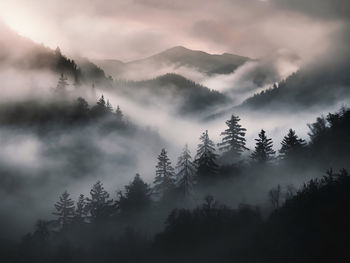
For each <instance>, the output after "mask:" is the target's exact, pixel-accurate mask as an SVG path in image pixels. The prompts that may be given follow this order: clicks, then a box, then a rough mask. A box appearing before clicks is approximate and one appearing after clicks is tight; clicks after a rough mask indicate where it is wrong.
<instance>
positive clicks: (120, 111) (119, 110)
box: [115, 105, 123, 121]
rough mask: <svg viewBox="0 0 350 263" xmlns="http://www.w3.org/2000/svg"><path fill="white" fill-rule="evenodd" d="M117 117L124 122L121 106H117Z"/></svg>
mask: <svg viewBox="0 0 350 263" xmlns="http://www.w3.org/2000/svg"><path fill="white" fill-rule="evenodd" d="M115 116H116V118H117V120H118V121H122V120H123V112H122V110H121V109H120V107H119V105H118V106H117V109H116V110H115Z"/></svg>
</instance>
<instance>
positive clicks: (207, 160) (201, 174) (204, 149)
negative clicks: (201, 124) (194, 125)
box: [195, 130, 218, 182]
mask: <svg viewBox="0 0 350 263" xmlns="http://www.w3.org/2000/svg"><path fill="white" fill-rule="evenodd" d="M200 141H201V143H200V144H199V145H198V149H197V155H196V159H195V163H196V165H197V175H198V181H202V182H203V181H206V180H207V179H209V178H214V177H215V175H216V174H217V172H218V165H217V163H216V159H217V154H216V153H215V145H214V143H213V141H212V140H210V139H209V135H208V131H207V130H206V131H205V132H203V134H202V135H201V137H200Z"/></svg>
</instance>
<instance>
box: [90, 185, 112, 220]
mask: <svg viewBox="0 0 350 263" xmlns="http://www.w3.org/2000/svg"><path fill="white" fill-rule="evenodd" d="M90 195H91V198H86V202H87V203H86V207H87V211H88V212H89V213H90V218H91V221H92V222H96V221H100V220H103V219H106V218H108V217H109V216H111V215H112V213H113V200H111V199H109V193H108V192H107V191H106V190H105V189H104V187H103V184H102V183H101V182H100V181H97V182H96V183H95V184H94V185H93V187H92V189H91V190H90Z"/></svg>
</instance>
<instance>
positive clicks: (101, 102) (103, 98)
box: [96, 95, 106, 108]
mask: <svg viewBox="0 0 350 263" xmlns="http://www.w3.org/2000/svg"><path fill="white" fill-rule="evenodd" d="M96 104H97V105H98V106H100V107H101V108H105V107H106V101H105V97H104V96H103V95H101V97H100V99H99V100H98V101H97V103H96Z"/></svg>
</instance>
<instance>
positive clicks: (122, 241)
mask: <svg viewBox="0 0 350 263" xmlns="http://www.w3.org/2000/svg"><path fill="white" fill-rule="evenodd" d="M66 84H67V83H66V80H65V78H64V76H63V75H62V76H61V78H60V79H59V82H58V84H57V87H56V89H55V91H54V92H55V93H56V95H57V96H56V97H57V98H58V99H56V100H54V101H51V102H46V103H45V102H44V103H43V102H40V103H39V102H37V101H28V102H25V103H23V102H21V103H8V104H3V105H1V109H0V123H1V126H2V127H10V128H13V129H26V130H31V131H33V132H35V133H38V134H41V135H42V136H57V134H59V133H66V132H70V131H72V130H75V129H81V128H82V127H90V128H91V127H93V128H97V129H98V133H99V134H101V135H102V136H104V135H106V134H111V133H112V134H124V135H125V136H130V135H132V134H135V133H136V132H137V129H139V128H138V127H137V126H135V125H134V124H132V123H131V122H130V121H128V119H127V117H125V115H124V113H123V112H122V110H121V109H120V107H119V106H118V107H117V108H116V109H115V110H113V107H112V105H111V104H110V103H109V101H108V99H106V98H105V97H104V96H103V95H102V96H101V97H100V98H99V99H98V101H97V102H96V103H95V105H93V106H90V105H89V104H88V102H87V101H86V100H84V99H83V98H78V99H77V100H75V101H71V100H69V99H66V98H65V97H64V94H65V93H66V91H65V87H66ZM240 121H241V120H240V118H239V117H238V116H235V115H234V114H232V115H231V117H230V118H229V119H228V120H227V121H226V126H227V127H226V129H225V130H224V131H222V133H221V138H222V140H221V142H219V143H217V144H216V143H214V142H213V141H212V140H211V139H210V137H209V132H208V130H205V127H204V128H203V130H204V132H203V133H202V134H201V135H200V137H199V142H200V143H199V144H198V148H197V151H196V153H195V155H193V156H192V155H191V152H190V150H189V148H188V146H187V145H185V146H184V148H183V151H182V153H181V154H180V156H179V157H178V160H177V162H176V163H175V165H173V162H172V161H171V160H170V158H169V155H168V152H167V150H166V149H165V148H163V149H161V151H160V153H159V155H158V157H157V158H156V159H155V160H154V164H150V165H154V166H155V174H154V180H153V183H152V184H149V183H146V182H145V181H144V180H143V179H142V171H140V172H141V175H140V174H136V175H135V177H134V178H133V180H132V181H130V183H129V184H127V185H125V187H124V189H122V190H119V191H117V192H116V194H115V195H114V194H111V193H109V192H108V191H107V190H106V189H105V185H104V184H103V182H101V181H97V182H95V183H94V184H93V185H92V186H91V190H90V193H89V195H87V196H85V195H83V194H80V193H73V194H74V196H78V199H77V200H73V198H72V197H71V194H72V193H69V192H68V191H63V193H62V194H61V195H60V196H58V197H57V202H56V203H55V204H52V214H51V215H48V217H47V218H50V219H40V220H38V221H37V223H36V224H35V226H34V229H33V231H32V232H31V233H28V234H26V235H25V236H23V238H22V240H21V241H20V242H18V241H9V240H7V239H2V240H0V254H1V256H2V258H3V259H6V262H77V261H78V262H82V261H85V262H107V261H108V262H109V261H121V262H162V261H167V262H212V261H218V262H226V261H227V262H229V261H233V260H234V261H237V262H281V261H283V262H310V261H315V260H320V261H324V260H325V259H327V260H334V259H336V258H341V257H342V256H346V255H347V254H346V246H345V244H346V236H347V235H348V233H349V229H348V227H347V221H348V220H349V218H348V216H347V214H348V213H347V210H348V207H347V203H348V202H349V198H350V196H349V182H350V179H349V178H350V176H349V174H348V172H347V170H346V169H348V168H349V163H348V159H349V154H348V149H349V147H350V145H349V143H350V142H349V140H348V134H349V131H350V110H349V109H347V108H345V107H343V108H341V109H340V110H339V111H338V112H336V113H329V114H328V115H327V116H326V117H323V116H321V117H319V118H317V120H316V121H315V122H314V123H311V124H309V125H308V126H309V130H310V132H309V140H308V142H307V141H306V140H304V139H302V138H299V137H298V135H297V134H296V132H295V131H294V130H293V129H292V128H291V129H290V130H289V131H288V133H287V134H286V135H285V137H284V138H283V141H282V142H280V147H279V150H278V151H277V152H276V151H275V150H274V149H276V147H273V144H274V142H273V140H272V138H270V137H269V136H268V134H267V133H266V131H265V130H263V129H261V131H260V132H259V134H257V137H256V139H255V147H254V149H251V150H250V149H248V147H247V146H246V138H245V135H246V132H247V129H246V128H244V127H242V125H241V124H240ZM50 134H51V135H50ZM85 150H87V151H89V148H87V149H85ZM90 150H91V149H90ZM192 157H193V158H192ZM77 161H78V162H79V160H77ZM87 169H88V168H87ZM333 169H336V170H333ZM338 170H339V171H338ZM286 171H288V174H303V173H305V171H309V172H310V171H311V173H312V177H313V179H311V180H309V181H307V182H305V183H304V185H302V186H294V185H280V184H277V185H276V186H275V187H273V188H272V189H270V190H269V191H268V192H266V193H265V195H266V198H267V199H268V200H269V202H270V205H269V207H268V208H267V207H258V206H255V205H250V204H249V203H242V204H239V205H238V206H237V207H230V206H228V205H225V203H222V202H219V201H217V200H216V195H219V193H220V192H221V191H230V187H231V185H232V183H234V182H235V180H238V179H240V178H244V177H247V176H253V177H256V178H258V177H260V178H261V177H264V176H267V174H275V175H277V176H278V174H281V173H286ZM322 171H323V172H322ZM322 173H323V174H324V176H323V175H322ZM280 176H281V175H280ZM5 178H6V177H5ZM2 180H4V179H2ZM256 182H259V181H256ZM256 182H255V183H256ZM3 183H6V182H4V181H3ZM251 184H254V181H251ZM198 200H200V201H198Z"/></svg>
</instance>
